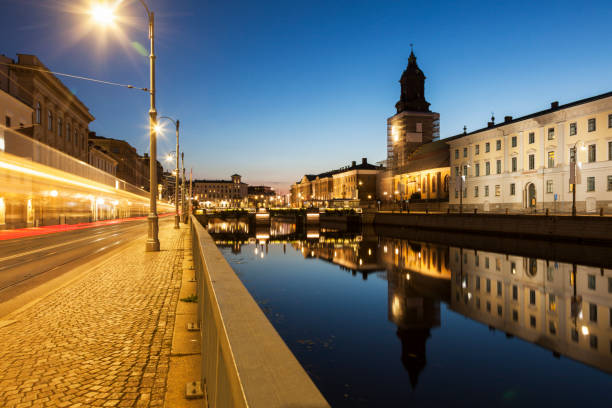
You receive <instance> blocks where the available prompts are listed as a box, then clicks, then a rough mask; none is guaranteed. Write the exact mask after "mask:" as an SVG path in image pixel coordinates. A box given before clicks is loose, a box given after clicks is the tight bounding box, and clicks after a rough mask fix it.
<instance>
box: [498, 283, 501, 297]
mask: <svg viewBox="0 0 612 408" xmlns="http://www.w3.org/2000/svg"><path fill="white" fill-rule="evenodd" d="M501 295H502V283H501V282H500V281H497V296H501Z"/></svg>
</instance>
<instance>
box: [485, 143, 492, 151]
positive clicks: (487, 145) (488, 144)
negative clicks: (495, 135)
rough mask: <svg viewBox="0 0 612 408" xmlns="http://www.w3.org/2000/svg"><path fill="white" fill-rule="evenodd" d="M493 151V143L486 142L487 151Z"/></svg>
mask: <svg viewBox="0 0 612 408" xmlns="http://www.w3.org/2000/svg"><path fill="white" fill-rule="evenodd" d="M490 151H491V143H489V142H487V143H485V153H489V152H490Z"/></svg>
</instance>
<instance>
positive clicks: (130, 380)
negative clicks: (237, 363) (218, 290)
mask: <svg viewBox="0 0 612 408" xmlns="http://www.w3.org/2000/svg"><path fill="white" fill-rule="evenodd" d="M165 224H167V225H160V242H161V244H162V251H160V252H157V253H145V252H144V239H143V240H142V242H140V241H141V240H139V242H135V243H134V244H132V245H130V247H129V249H127V250H126V251H124V252H121V253H120V254H119V255H116V256H114V257H112V258H110V259H109V260H108V261H107V262H106V263H104V264H103V265H101V266H99V267H97V268H95V269H92V270H90V271H88V272H87V273H86V275H85V277H83V278H82V279H79V280H77V281H76V282H73V283H72V284H70V285H68V286H66V287H63V288H61V289H59V290H57V291H56V292H54V293H52V294H51V295H49V296H48V297H46V298H44V299H43V300H41V301H40V302H38V303H36V304H34V305H32V306H31V307H29V308H27V309H25V310H23V311H22V312H20V313H19V314H18V315H16V316H11V319H14V320H17V322H15V323H13V324H11V325H9V326H5V327H0V407H87V406H116V407H161V406H163V404H164V395H165V392H166V380H167V375H168V364H169V357H170V349H171V345H172V332H173V326H174V316H175V310H176V304H177V301H178V296H179V290H180V282H181V265H182V259H183V241H184V240H185V239H186V237H187V236H188V235H187V233H188V230H187V228H186V227H183V226H182V228H181V230H180V232H179V231H176V230H174V229H173V228H172V227H173V226H172V224H171V223H165Z"/></svg>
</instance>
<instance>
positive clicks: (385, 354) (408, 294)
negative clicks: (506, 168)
mask: <svg viewBox="0 0 612 408" xmlns="http://www.w3.org/2000/svg"><path fill="white" fill-rule="evenodd" d="M232 229H233V230H234V231H233V232H234V233H235V232H240V231H242V233H241V234H239V235H232V234H228V233H227V232H226V231H227V229H226V228H221V226H220V225H214V224H211V225H209V231H210V232H213V233H214V232H215V231H216V232H217V234H213V236H214V237H215V238H216V239H217V240H218V241H217V244H218V245H219V247H220V249H221V251H222V252H223V254H224V255H225V257H226V259H227V260H228V261H229V262H230V265H231V266H232V267H233V268H234V270H235V271H236V273H237V274H238V275H239V276H240V279H241V280H242V282H243V283H244V284H245V286H246V287H247V288H248V290H249V291H250V293H251V294H252V295H253V297H254V298H255V300H256V301H257V302H258V303H259V304H260V306H261V308H262V310H263V311H264V312H265V314H266V315H267V316H268V318H269V319H270V321H271V322H272V324H273V325H274V327H275V328H276V330H277V331H278V332H279V334H280V335H281V337H282V338H283V339H284V340H285V342H286V343H287V345H288V346H289V348H290V349H291V350H292V351H293V353H294V354H295V356H296V357H297V359H298V360H299V361H300V363H301V364H302V365H303V366H304V367H305V369H306V370H307V371H308V373H309V374H310V376H311V378H312V379H313V381H314V382H315V384H316V385H317V386H318V387H319V389H320V390H321V392H322V393H323V395H324V396H325V397H326V398H327V400H328V401H329V402H330V403H331V405H332V406H334V407H343V406H347V407H348V406H350V407H353V406H356V407H361V406H364V407H365V406H368V407H395V406H426V407H429V406H431V407H438V406H444V407H446V406H449V407H450V406H452V407H454V406H487V407H493V406H501V407H505V406H517V407H518V406H535V405H539V406H556V407H558V406H568V407H569V406H571V407H576V406H584V407H612V375H611V374H610V373H612V315H611V314H612V269H607V268H603V267H602V266H607V267H608V268H609V267H610V265H609V264H606V265H597V264H593V262H592V259H596V260H598V262H602V259H603V260H604V261H605V259H606V254H607V250H605V249H602V250H601V251H599V252H598V254H599V257H598V256H597V254H596V253H594V254H593V253H592V252H593V250H592V249H589V248H586V247H585V248H581V247H568V246H564V247H562V248H555V247H550V245H549V244H545V245H540V246H542V247H543V248H544V249H542V252H546V253H542V254H541V256H535V255H534V251H535V253H537V248H538V246H539V244H538V243H533V245H532V244H529V243H528V244H527V245H523V247H524V248H525V249H523V250H516V251H515V252H520V251H523V252H527V253H528V255H529V256H522V255H521V254H520V253H518V254H515V253H512V254H505V253H500V252H493V251H490V250H488V251H487V250H483V249H480V248H478V247H477V246H478V242H481V243H482V245H481V246H482V247H484V248H486V249H489V248H490V247H491V246H494V245H491V244H492V243H493V242H492V241H491V240H494V238H482V239H480V238H474V237H465V236H464V237H462V238H461V239H459V238H457V240H458V241H461V242H463V243H462V244H461V245H462V246H454V245H452V242H451V243H449V242H448V241H449V240H450V241H452V240H453V238H452V237H451V238H449V237H448V236H447V235H445V234H439V236H438V239H437V240H436V241H437V242H442V243H434V242H426V241H423V240H422V239H413V238H410V233H407V232H406V231H403V232H402V233H401V234H397V235H400V236H402V235H403V236H404V238H393V237H392V236H390V235H393V234H392V231H391V233H390V232H389V231H387V232H386V233H385V234H386V236H382V235H377V234H375V233H374V232H370V233H358V234H348V233H340V232H337V231H318V230H316V231H309V233H308V236H309V237H310V238H309V239H298V238H299V235H298V234H296V233H295V226H292V225H285V224H280V223H276V224H274V223H273V226H272V228H271V230H269V231H257V233H256V234H255V233H253V234H251V235H253V236H252V237H250V238H249V234H248V232H247V231H248V225H247V226H244V225H242V226H240V227H238V228H236V226H234V227H232ZM255 235H257V237H258V238H255ZM234 238H239V240H242V242H241V243H240V242H238V241H237V240H235V239H234ZM433 238H436V237H435V236H434V237H433ZM465 242H467V243H469V245H465V244H464V243H465ZM534 248H535V249H534ZM555 252H556V253H559V254H560V255H559V256H561V257H562V258H563V260H564V262H560V261H556V260H554V259H547V257H548V256H550V253H555ZM572 252H573V253H575V254H576V255H575V256H576V257H578V258H580V256H581V254H583V255H584V254H586V253H589V254H590V255H589V256H590V257H589V262H584V263H587V264H589V265H590V266H586V265H580V264H576V263H573V262H568V261H569V260H570V258H571V255H568V254H571V253H572ZM595 252H597V251H595ZM583 258H584V256H583Z"/></svg>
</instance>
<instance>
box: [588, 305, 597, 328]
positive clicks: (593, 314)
mask: <svg viewBox="0 0 612 408" xmlns="http://www.w3.org/2000/svg"><path fill="white" fill-rule="evenodd" d="M589 320H590V321H592V322H594V323H596V322H597V305H596V304H594V303H589Z"/></svg>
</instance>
